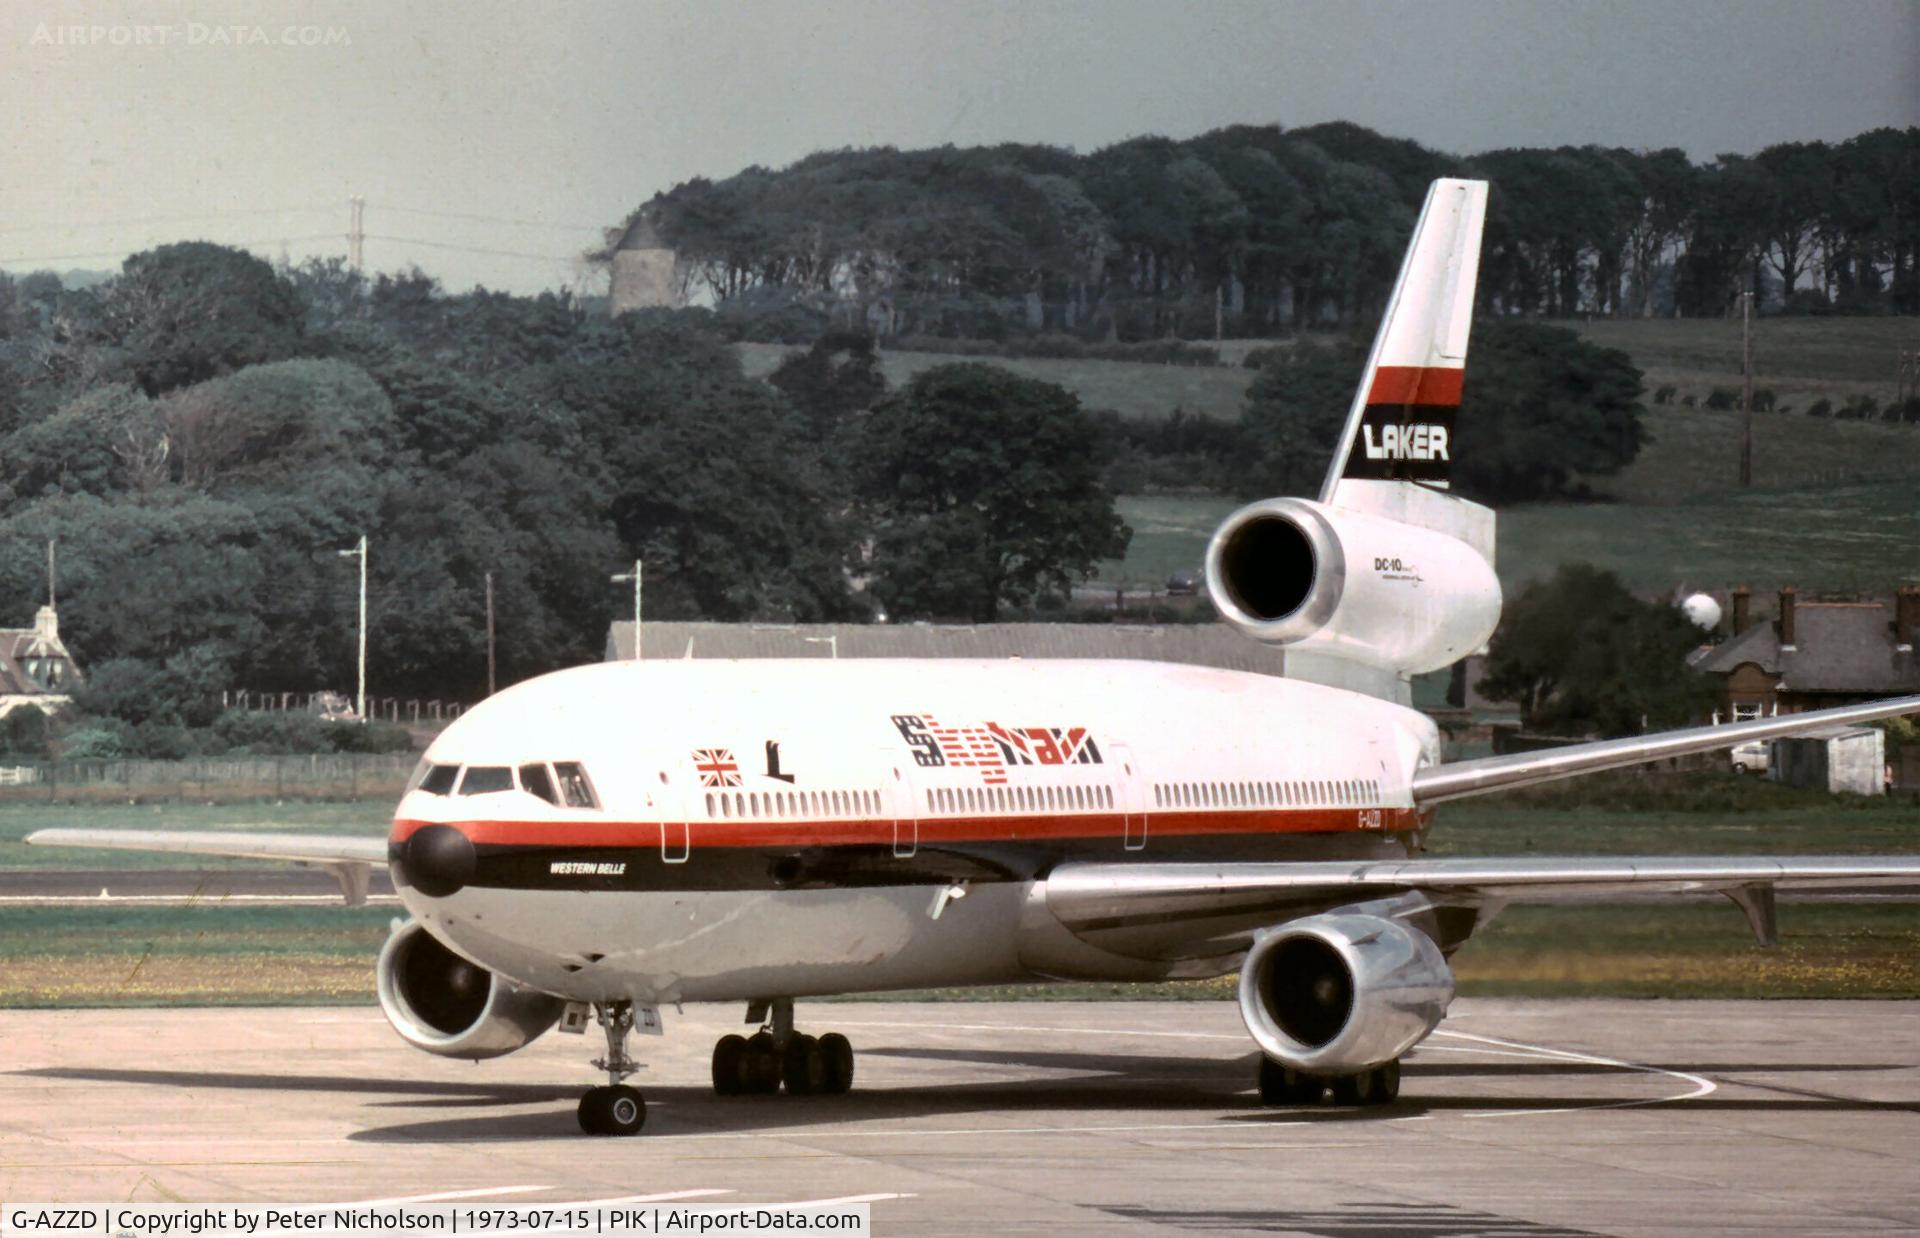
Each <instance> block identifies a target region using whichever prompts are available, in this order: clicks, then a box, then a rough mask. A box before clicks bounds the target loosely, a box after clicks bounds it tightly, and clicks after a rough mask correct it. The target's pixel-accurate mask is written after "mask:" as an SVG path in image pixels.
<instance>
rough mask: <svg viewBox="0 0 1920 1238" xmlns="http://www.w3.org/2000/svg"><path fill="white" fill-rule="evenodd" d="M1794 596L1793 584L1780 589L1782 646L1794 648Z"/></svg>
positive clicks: (1783, 647)
mask: <svg viewBox="0 0 1920 1238" xmlns="http://www.w3.org/2000/svg"><path fill="white" fill-rule="evenodd" d="M1793 596H1794V590H1793V586H1792V585H1788V586H1787V587H1786V588H1784V589H1782V590H1780V648H1782V649H1792V648H1794V647H1795V646H1794V643H1793Z"/></svg>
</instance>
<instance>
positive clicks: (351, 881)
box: [23, 829, 387, 907]
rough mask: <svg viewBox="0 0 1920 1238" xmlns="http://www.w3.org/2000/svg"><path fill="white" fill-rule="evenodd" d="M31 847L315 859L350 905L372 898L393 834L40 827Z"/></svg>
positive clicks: (300, 860) (306, 861)
mask: <svg viewBox="0 0 1920 1238" xmlns="http://www.w3.org/2000/svg"><path fill="white" fill-rule="evenodd" d="M23 841H25V842H26V844H27V845H28V846H30V847H100V848H104V849H107V850H111V851H164V852H169V853H172V854H175V855H210V856H222V857H225V858H227V859H235V860H283V861H287V860H290V861H293V862H295V863H299V864H314V865H318V866H319V867H321V868H324V869H326V870H327V871H328V872H330V873H332V874H333V877H334V879H335V880H336V881H338V882H339V883H340V894H341V897H343V898H345V899H346V901H347V905H348V906H351V907H358V906H360V905H361V904H363V903H365V902H366V901H367V883H368V879H369V878H370V877H371V875H372V872H373V869H374V867H375V866H384V865H385V864H386V862H387V840H386V839H385V838H384V837H382V838H366V837H357V838H356V837H353V836H351V835H339V834H250V833H243V832H240V831H226V830H77V829H49V830H35V831H34V832H33V833H31V834H29V835H27V836H26V838H25V839H24V840H23Z"/></svg>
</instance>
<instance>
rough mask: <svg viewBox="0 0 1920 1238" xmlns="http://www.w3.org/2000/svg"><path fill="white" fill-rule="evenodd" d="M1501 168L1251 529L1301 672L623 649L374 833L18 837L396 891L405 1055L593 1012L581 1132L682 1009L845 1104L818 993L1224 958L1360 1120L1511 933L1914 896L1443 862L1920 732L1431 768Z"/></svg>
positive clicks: (1261, 601)
mask: <svg viewBox="0 0 1920 1238" xmlns="http://www.w3.org/2000/svg"><path fill="white" fill-rule="evenodd" d="M1486 205H1487V185H1486V183H1485V182H1481V181H1471V180H1456V179H1443V180H1439V181H1436V182H1434V183H1433V185H1432V187H1431V189H1430V190H1429V193H1428V196H1427V199H1426V202H1425V205H1424V207H1423V208H1422V211H1421V214H1420V218H1419V221H1418V223H1417V224H1416V227H1415V230H1414V235H1413V238H1412V242H1411V244H1410V246H1409V248H1408V251H1407V255H1406V258H1405V260H1404V262H1403V265H1402V267H1401V271H1400V274H1399V277H1398V280H1397V282H1396V285H1395V288H1394V291H1393V294H1392V297H1391V300H1390V301H1389V304H1388V307H1387V310H1386V312H1385V315H1384V317H1383V319H1382V322H1381V325H1380V328H1379V331H1378V334H1377V336H1376V338H1375V340H1374V344H1373V348H1372V351H1371V353H1370V355H1369V358H1368V361H1367V365H1366V370H1365V372H1364V374H1363V376H1362V380H1361V383H1360V386H1359V389H1358V391H1357V392H1356V394H1355V396H1354V400H1353V403H1352V407H1351V409H1350V412H1349V416H1348V420H1347V423H1346V426H1345V429H1344V432H1343V434H1342V436H1341V439H1340V443H1339V448H1338V450H1337V452H1336V453H1335V456H1334V458H1333V460H1332V462H1331V464H1330V466H1329V469H1328V472H1327V476H1326V480H1325V483H1324V484H1323V486H1322V488H1321V491H1320V494H1319V497H1318V498H1317V499H1311V500H1310V499H1302V498H1275V499H1268V500H1264V501H1261V502H1256V503H1253V504H1250V505H1248V506H1246V507H1243V508H1241V509H1240V510H1238V511H1236V512H1234V513H1233V514H1231V515H1230V516H1228V517H1227V518H1226V520H1225V521H1224V522H1223V523H1222V525H1221V526H1220V528H1219V530H1218V531H1217V532H1216V533H1215V535H1214V536H1213V538H1212V541H1211V543H1210V544H1209V547H1208V550H1207V561H1206V587H1207V590H1208V592H1209V593H1210V595H1211V597H1212V600H1213V602H1214V604H1215V605H1216V607H1217V608H1218V609H1219V611H1220V613H1221V615H1222V616H1223V617H1224V619H1225V620H1226V621H1227V622H1228V623H1230V624H1232V625H1233V626H1235V627H1236V628H1238V629H1239V630H1241V631H1242V632H1244V633H1245V634H1247V635H1248V636H1250V637H1252V638H1253V639H1256V640H1261V641H1266V642H1269V643H1272V644H1275V645H1279V646H1282V647H1284V648H1285V650H1286V656H1287V676H1286V677H1284V678H1282V677H1276V676H1269V675H1261V674H1252V673H1241V672H1233V671H1225V670H1215V669H1210V668H1203V667H1196V666H1188V665H1170V664H1161V663H1153V662H1131V661H1096V660H1086V661H1080V660H1054V661H1043V660H1007V661H971V660H969V661H961V660H904V659H902V660H871V661H868V660H859V661H831V660H763V661H692V660H680V661H628V662H616V663H607V664H601V665H594V666H584V667H577V668H574V669H570V670H563V671H559V672H556V673H553V674H549V675H543V676H540V677H538V678H535V679H532V680H529V681H526V682H524V683H521V684H518V685H516V686H514V687H511V688H508V689H506V690H505V691H502V692H500V693H499V694H497V695H495V696H492V697H490V698H488V699H487V700H486V701H484V702H482V703H481V704H479V705H478V706H476V707H474V708H473V709H472V710H470V711H468V712H467V713H466V714H465V715H464V716H463V717H461V718H460V719H459V720H457V721H455V722H454V723H453V724H451V725H450V726H448V727H447V729H446V730H445V731H444V732H443V733H442V734H441V735H440V736H439V737H438V738H437V739H436V740H435V741H434V742H433V743H432V744H431V745H430V746H429V747H428V749H427V751H426V753H425V754H424V756H423V758H422V760H421V762H420V764H419V767H418V769H417V770H416V772H415V773H414V775H413V777H412V779H411V781H410V782H409V784H408V786H407V789H406V792H405V794H404V795H403V796H402V797H401V799H400V802H399V805H398V807H397V808H396V810H395V813H394V819H393V827H392V831H391V834H390V836H389V837H388V838H386V839H360V838H348V839H342V838H338V837H309V836H301V835H295V834H235V833H219V832H204V831H195V832H167V831H109V830H92V829H45V830H41V831H38V832H36V833H34V834H33V835H31V836H30V837H29V838H28V839H27V841H28V842H29V843H32V844H34V845H40V846H88V847H115V848H122V849H135V850H152V851H168V852H182V853H198V854H205V855H216V856H229V857H241V858H266V859H274V860H287V861H299V862H303V863H308V864H314V865H323V866H325V867H327V868H328V869H330V870H331V871H332V872H333V873H334V874H335V875H336V876H337V877H338V878H339V880H340V883H341V887H342V890H343V892H344V893H345V895H346V896H347V900H348V901H349V902H356V901H364V899H365V897H366V891H367V883H368V878H369V875H370V873H371V871H372V870H373V869H374V868H375V867H377V866H380V865H386V866H388V868H389V869H390V871H391V873H392V877H393V881H394V885H395V887H396V890H397V892H398V894H399V897H400V899H401V901H402V902H403V903H404V905H405V907H406V910H407V912H408V913H409V918H408V919H406V920H405V921H404V922H400V923H398V924H397V927H396V928H395V930H394V932H393V933H392V934H391V936H390V937H389V938H388V940H387V941H386V943H385V945H384V947H383V948H382V949H381V951H380V955H379V959H378V963H377V965H376V977H377V989H378V994H379V1002H380V1006H381V1009H382V1010H383V1011H384V1012H385V1014H386V1016H387V1018H388V1019H389V1020H390V1021H391V1023H392V1024H393V1027H394V1028H395V1030H396V1031H397V1032H398V1033H399V1035H400V1036H401V1038H402V1039H403V1040H405V1041H406V1042H407V1043H409V1044H411V1045H413V1046H415V1047H417V1048H420V1049H423V1050H425V1051H427V1052H429V1053H434V1054H440V1055H443V1056H447V1057H453V1058H462V1059H473V1060H480V1059H484V1058H491V1057H497V1056H500V1055H502V1054H506V1053H511V1052H513V1051H515V1050H517V1049H519V1048H521V1047H523V1046H525V1045H526V1044H528V1043H529V1042H531V1041H532V1040H534V1039H535V1038H536V1037H538V1036H541V1035H543V1034H544V1033H546V1032H547V1031H548V1030H550V1029H552V1028H555V1027H556V1026H557V1027H558V1028H559V1029H560V1030H561V1031H563V1032H571V1033H581V1034H584V1033H585V1032H586V1031H587V1029H588V1027H589V1024H590V1022H597V1023H598V1024H599V1026H600V1028H601V1029H602V1031H603V1032H604V1034H605V1039H606V1045H607V1049H606V1053H605V1055H604V1056H603V1057H600V1058H597V1059H595V1061H594V1066H595V1067H596V1069H598V1070H601V1071H604V1072H605V1074H606V1078H607V1083H606V1084H605V1085H604V1086H597V1087H594V1088H592V1089H591V1090H589V1091H587V1092H586V1094H585V1095H584V1096H583V1097H582V1098H581V1101H580V1105H579V1110H578V1118H579V1123H580V1126H581V1128H582V1129H583V1130H585V1131H587V1132H588V1133H590V1134H600V1135H631V1134H634V1133H636V1132H638V1131H639V1130H640V1129H641V1127H642V1125H643V1124H644V1122H645V1118H646V1106H645V1102H644V1099H643V1098H642V1096H641V1094H640V1093H639V1091H637V1090H636V1089H634V1088H632V1087H630V1086H628V1085H627V1083H626V1082H625V1081H626V1079H627V1078H628V1077H629V1076H631V1075H632V1074H633V1073H634V1071H635V1070H636V1069H638V1063H637V1062H636V1061H635V1059H634V1058H633V1057H632V1056H631V1054H630V1052H629V1048H628V1042H629V1038H630V1036H631V1034H632V1033H634V1032H635V1031H636V1030H637V1031H640V1032H642V1033H657V1032H658V1031H659V1030H660V1026H661V1019H660V1008H661V1007H662V1006H664V1005H674V1004H677V1003H681V1002H688V1001H698V1002H744V1003H746V1005H747V1014H746V1024H747V1025H757V1026H758V1028H759V1030H758V1031H756V1032H754V1034H752V1035H751V1036H740V1035H729V1036H726V1037H724V1038H722V1039H720V1040H719V1041H718V1043H716V1044H715V1046H714V1049H713V1056H712V1083H713V1089H714V1091H715V1092H716V1093H717V1094H720V1095H739V1094H770V1093H775V1092H779V1091H780V1090H781V1089H782V1088H784V1090H785V1092H786V1093H787V1094H788V1095H790V1096H805V1095H813V1094H836V1093H843V1092H845V1091H847V1090H848V1088H849V1087H850V1086H851V1084H852V1081H853V1075H854V1053H853V1049H852V1046H851V1044H850V1043H849V1041H848V1040H847V1038H846V1037H845V1036H843V1035H840V1034H838V1033H835V1032H827V1033H825V1034H823V1035H818V1036H815V1035H810V1034H806V1033H803V1032H801V1031H800V1030H798V1029H797V1028H796V1026H795V1014H794V1004H795V1000H796V999H799V998H808V997H817V996H823V995H832V994H845V993H866V992H880V991H889V990H901V989H909V988H927V987H944V986H959V985H991V984H1002V983H1009V982H1030V981H1036V980H1039V981H1067V980H1099V981H1149V980H1152V981H1158V980H1171V979H1182V978H1202V977H1216V976H1223V975H1228V974H1231V973H1233V972H1235V971H1237V972H1238V973H1239V982H1238V1000H1239V1008H1240V1013H1241V1015H1242V1016H1243V1020H1244V1022H1245V1024H1246V1028H1247V1031H1248V1033H1249V1034H1250V1035H1251V1037H1252V1039H1253V1042H1254V1044H1255V1045H1257V1046H1258V1048H1259V1050H1260V1061H1259V1068H1258V1072H1257V1078H1256V1080H1255V1081H1254V1082H1255V1083H1256V1084H1257V1088H1258V1093H1259V1097H1260V1100H1261V1101H1262V1102H1263V1103H1266V1104H1272V1105H1298V1104H1309V1103H1325V1102H1326V1101H1327V1100H1328V1099H1329V1095H1330V1098H1331V1100H1332V1101H1333V1102H1334V1103H1336V1104H1342V1105H1353V1106H1361V1105H1376V1104H1384V1103H1387V1102H1390V1101H1392V1100H1393V1099H1394V1098H1395V1097H1396V1096H1397V1095H1398V1093H1399V1088H1400V1059H1401V1057H1402V1056H1403V1055H1404V1054H1405V1053H1407V1051H1408V1050H1409V1049H1411V1048H1412V1047H1413V1046H1415V1045H1417V1044H1418V1043H1420V1041H1421V1040H1423V1039H1424V1038H1425V1037H1426V1036H1427V1035H1428V1034H1430V1033H1431V1032H1432V1031H1433V1030H1434V1029H1435V1028H1436V1027H1437V1026H1438V1025H1439V1023H1440V1022H1441V1020H1442V1018H1444V1017H1445V1015H1446V1013H1447V1008H1448V1004H1449V1003H1450V1002H1451V1000H1452V998H1453V995H1454V981H1453V975H1452V972H1451V970H1450V968H1449V966H1448V959H1449V958H1450V957H1451V956H1452V955H1453V953H1454V952H1455V951H1456V950H1457V949H1459V947H1460V946H1461V944H1462V943H1464V942H1465V941H1466V940H1467V939H1468V937H1469V936H1470V935H1471V934H1472V933H1473V932H1474V931H1475V929H1477V928H1478V927H1480V926H1482V925H1484V924H1485V923H1486V922H1487V921H1488V920H1489V919H1491V918H1492V917H1493V916H1494V915H1495V914H1496V913H1497V912H1498V911H1499V910H1500V909H1502V908H1503V907H1506V906H1508V905H1511V904H1518V903H1560V902H1578V903H1590V902H1593V901H1596V900H1608V899H1615V900H1622V899H1625V900H1637V899H1643V898H1646V897H1648V896H1657V895H1674V896H1687V895H1717V896H1725V897H1727V898H1729V899H1730V900H1732V901H1733V902H1734V903H1735V904H1736V905H1737V906H1738V907H1739V908H1740V909H1741V910H1742V911H1743V912H1744V913H1745V915H1746V917H1747V919H1748V922H1749V924H1750V926H1751V927H1752V929H1753V931H1754V933H1755V934H1756V936H1757V937H1758V938H1759V939H1760V940H1761V941H1762V942H1763V943H1770V942H1771V941H1773V940H1775V938H1776V928H1775V925H1776V915H1775V892H1776V891H1792V892H1796V893H1803V894H1811V895H1818V894H1822V893H1857V892H1862V891H1874V892H1899V893H1914V892H1920V857H1865V856H1779V857H1754V856H1738V857H1698V858H1673V857H1667V856H1652V857H1635V856H1617V857H1605V858H1591V857H1570V858H1542V857H1523V858H1507V857H1499V858H1486V859H1433V858H1424V857H1423V856H1422V854H1421V853H1422V850H1423V844H1424V841H1425V839H1426V838H1427V836H1428V832H1429V831H1430V830H1431V829H1432V827H1433V819H1434V812H1435V809H1436V807H1437V806H1438V805H1440V804H1442V803H1444V802H1446V801H1449V800H1453V799H1458V798H1461V797H1464V796H1472V795H1481V794H1486V793H1490V792H1496V791H1502V790H1506V789H1509V788H1513V787H1521V786H1527V785H1530V784H1535V783H1541V782H1547V781H1550V780H1554V779H1559V778H1567V777H1572V776H1575V775H1579V774H1585V773H1589V772H1593V771H1598V770H1606V769H1615V768H1621V767H1626V766H1633V765H1639V764H1642V763H1645V762H1649V761H1654V760H1660V759H1664V758H1669V757H1676V756H1681V755H1685V754H1690V753H1699V752H1706V751H1711V750H1715V749H1725V748H1730V747H1733V746H1735V745H1737V744H1742V743H1747V742H1751V741H1756V740H1763V739H1768V738H1772V737H1776V736H1785V735H1793V734H1799V733H1803V732H1807V731H1811V730H1815V729H1818V728H1823V727H1827V726H1830V725H1833V724H1835V723H1840V722H1865V721H1869V720H1872V719H1879V718H1888V717H1892V716H1895V715H1900V714H1908V713H1915V712H1920V697H1906V698H1901V699H1896V700H1886V701H1878V702H1873V703H1869V704H1863V705H1854V706H1847V707H1843V708H1837V709H1824V710H1818V711H1812V712H1807V713H1801V714H1794V715H1786V716H1780V717H1774V718H1767V719H1760V720H1755V721H1745V722H1737V723H1733V724H1729V725H1721V726H1711V727H1701V728H1695V729H1687V730H1679V731H1673V732H1669V733H1665V734H1656V735H1648V736H1638V737H1631V738H1626V739H1611V740H1601V741H1595V742H1587V743H1577V744H1573V745H1571V746H1568V747H1562V748H1555V749H1552V750H1549V751H1545V752H1533V753H1521V754H1516V755H1505V756H1492V757H1482V758H1477V759H1472V760H1464V761H1454V762H1443V761H1442V759H1441V755H1442V754H1441V743H1440V736H1439V732H1438V729H1437V727H1436V725H1435V723H1434V722H1433V721H1432V720H1431V719H1429V718H1428V717H1426V716H1425V715H1423V714H1421V713H1419V712H1417V711H1415V710H1414V709H1412V708H1411V707H1410V699H1411V696H1410V688H1409V683H1410V677H1411V676H1412V675H1415V674H1419V673H1423V672H1426V671H1430V670H1435V669H1439V668H1442V667H1445V666H1448V665H1451V664H1452V663H1454V662H1455V661H1457V660H1458V659H1460V658H1462V657H1465V656H1466V655H1468V654H1471V653H1473V652H1475V651H1476V650H1478V649H1480V648H1482V647H1483V646H1484V645H1485V643H1486V641H1487V639H1488V638H1489V636H1490V635H1491V634H1492V632H1493V630H1494V626H1495V624H1496V622H1497V621H1498V619H1499V615H1500V606H1501V595H1500V585H1499V581H1498V579H1497V577H1496V576H1495V574H1494V568H1493V549H1494V517H1493V513H1492V512H1491V511H1489V510H1488V509H1487V508H1485V507H1482V506H1480V505H1478V504H1476V503H1473V502H1470V501H1468V500H1466V499H1464V498H1462V497H1460V496H1459V495H1457V494H1455V493H1453V492H1452V486H1451V482H1452V466H1453V463H1454V460H1455V459H1456V457H1457V454H1458V453H1459V452H1462V451H1471V450H1472V449H1473V435H1472V432H1471V428H1470V427H1467V428H1466V429H1465V430H1464V432H1462V433H1461V434H1459V435H1456V433H1455V431H1456V429H1459V428H1460V427H1458V426H1457V425H1456V420H1457V414H1458V411H1459V408H1460V405H1461V403H1462V390H1463V376H1464V371H1465V364H1466V355H1467V344H1468V337H1469V333H1470V328H1471V323H1472V311H1473V294H1474V287H1475V282H1476V275H1477V270H1478V265H1479V254H1480V235H1481V229H1482V224H1483V221H1484V217H1485V213H1486Z"/></svg>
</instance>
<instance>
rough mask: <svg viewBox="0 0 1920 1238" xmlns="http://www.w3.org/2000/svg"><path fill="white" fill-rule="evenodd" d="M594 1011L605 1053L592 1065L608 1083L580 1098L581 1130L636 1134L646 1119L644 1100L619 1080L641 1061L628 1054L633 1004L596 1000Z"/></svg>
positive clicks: (607, 1133)
mask: <svg viewBox="0 0 1920 1238" xmlns="http://www.w3.org/2000/svg"><path fill="white" fill-rule="evenodd" d="M593 1011H594V1014H595V1015H596V1016H597V1017H598V1018H599V1020H600V1026H601V1027H602V1028H605V1029H606V1033H607V1056H605V1057H603V1058H595V1059H594V1061H593V1065H594V1067H595V1069H597V1070H604V1071H606V1072H607V1086H606V1087H603V1088H589V1089H587V1094H586V1095H585V1096H582V1097H581V1098H580V1129H581V1130H583V1131H585V1132H587V1134H589V1135H637V1134H639V1133H640V1128H641V1127H642V1126H644V1125H646V1122H647V1102H646V1101H645V1100H643V1099H641V1096H640V1093H639V1091H638V1090H637V1089H634V1088H630V1087H628V1086H627V1085H626V1084H624V1083H622V1082H621V1080H623V1079H625V1078H626V1077H627V1076H628V1075H630V1074H632V1073H633V1072H635V1071H636V1070H639V1069H640V1063H638V1062H636V1061H634V1060H633V1059H632V1058H631V1057H628V1056H627V1037H628V1036H629V1035H630V1034H632V1032H633V1003H632V1002H625V1001H622V1002H598V1003H596V1004H595V1005H594V1008H593Z"/></svg>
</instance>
